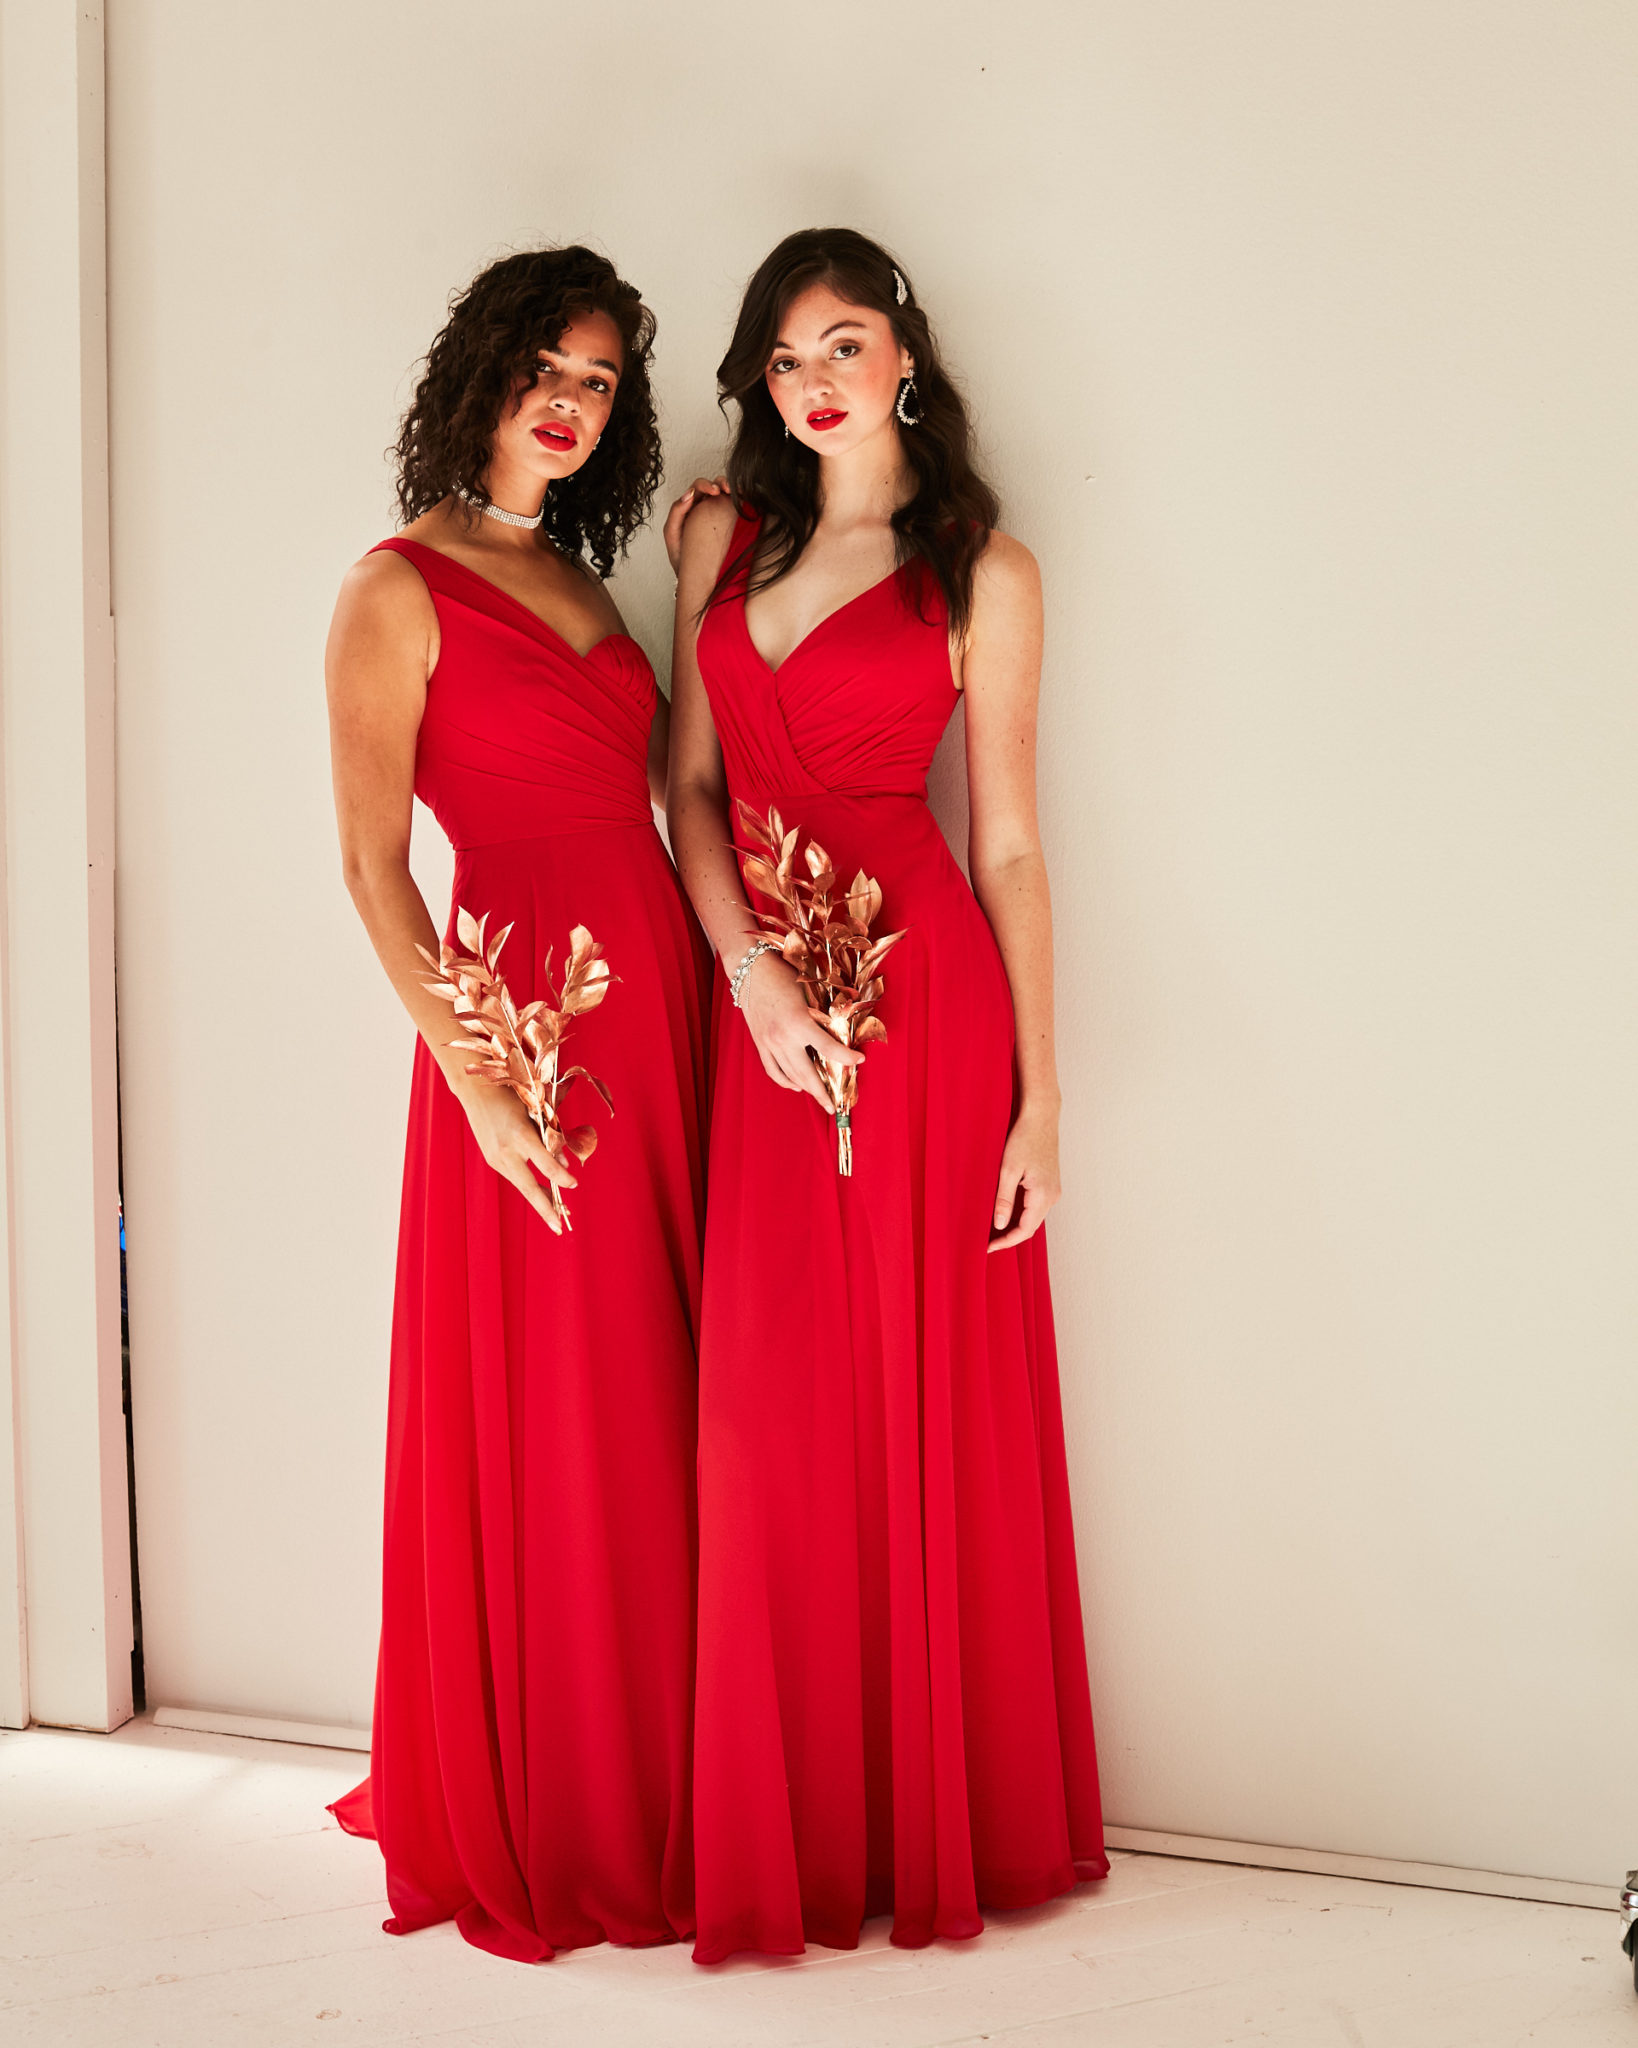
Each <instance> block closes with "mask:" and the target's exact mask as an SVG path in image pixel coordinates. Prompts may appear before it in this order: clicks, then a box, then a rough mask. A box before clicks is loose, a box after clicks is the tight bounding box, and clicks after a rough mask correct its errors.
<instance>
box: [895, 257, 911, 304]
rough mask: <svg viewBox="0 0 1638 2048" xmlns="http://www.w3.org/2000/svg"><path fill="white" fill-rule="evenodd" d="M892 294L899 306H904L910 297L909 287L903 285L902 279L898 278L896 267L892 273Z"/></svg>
mask: <svg viewBox="0 0 1638 2048" xmlns="http://www.w3.org/2000/svg"><path fill="white" fill-rule="evenodd" d="M893 292H894V296H895V297H896V298H897V299H898V302H899V304H900V305H901V306H902V305H903V304H904V302H905V300H906V299H907V298H909V296H910V287H909V286H908V285H907V284H906V283H905V281H904V279H903V278H902V277H900V275H899V273H898V268H897V266H896V265H895V267H894V271H893Z"/></svg>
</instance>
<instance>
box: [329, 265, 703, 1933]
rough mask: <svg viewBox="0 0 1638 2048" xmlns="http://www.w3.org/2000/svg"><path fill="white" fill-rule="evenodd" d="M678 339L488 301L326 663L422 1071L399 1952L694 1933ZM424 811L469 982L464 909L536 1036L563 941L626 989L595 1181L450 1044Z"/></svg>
mask: <svg viewBox="0 0 1638 2048" xmlns="http://www.w3.org/2000/svg"><path fill="white" fill-rule="evenodd" d="M653 332H654V323H653V320H652V317H651V316H650V314H649V312H648V310H647V308H646V307H645V306H644V305H643V303H642V301H641V299H640V298H639V296H638V293H637V291H636V290H635V288H634V287H633V286H631V285H629V284H627V283H625V282H624V281H623V280H622V279H621V278H620V277H619V276H618V275H617V274H616V272H615V270H614V268H613V266H612V265H611V264H610V263H608V262H607V261H606V260H605V259H604V258H603V257H601V256H598V255H596V254H594V253H593V252H592V251H590V250H588V249H581V248H568V249H542V250H534V251H529V252H527V253H524V254H521V255H516V256H510V257H508V258H506V259H505V260H504V261H503V262H499V263H496V264H495V265H493V266H492V267H491V268H490V269H488V270H485V271H484V272H483V273H482V275H481V276H479V277H478V278H477V279H476V280H475V281H474V282H473V284H472V285H471V286H469V287H468V289H467V290H466V291H465V292H464V293H463V294H461V295H460V296H459V297H458V298H457V299H456V300H455V302H454V305H453V308H452V311H451V315H450V319H449V323H448V325H447V326H446V327H445V328H444V330H443V332H442V333H441V334H440V335H439V336H438V338H437V340H436V341H435V342H434V343H433V345H432V348H431V351H430V352H429V354H428V356H427V360H426V367H425V374H424V375H423V377H422V379H421V381H420V384H419V386H418V388H417V390H416V392H415V396H414V399H413V401H412V403H411V406H410V409H409V412H408V415H407V416H406V418H405V421H404V427H403V432H402V435H401V437H400V440H399V444H398V459H399V486H398V492H399V500H400V503H401V505H402V508H403V512H404V516H405V520H406V524H405V526H404V528H403V531H402V532H401V533H399V534H398V535H397V536H396V537H395V538H393V539H391V540H387V541H383V542H382V543H381V544H380V546H379V547H377V548H375V549H373V550H372V551H371V552H370V553H369V554H368V555H366V556H365V557H364V559H363V560H362V561H361V562H359V563H357V564H356V565H355V566H354V567H353V568H352V569H351V570H350V571H349V573H348V575H347V578H346V581H345V582H344V584H343V586H342V591H341V598H340V602H339V603H338V605H337V607H336V614H335V622H334V625H333V627H332V630H331V635H330V645H329V651H328V657H327V674H328V685H329V699H330V716H331V741H332V754H333V762H334V775H335V790H336V810H337V816H338V819H339V824H340V834H341V846H342V858H343V866H344V870H345V874H346V880H347V886H348V888H349V890H350V892H351V894H352V898H353V901H354V903H355V905H356V906H357V909H358V912H359V915H360V916H361V917H362V919H363V921H364V924H365V927H366V929H367V930H368V932H369V935H370V939H371V941H372V943H373V944H374V946H375V949H376V952H377V954H378V955H379V957H380V960H381V964H382V966H383V967H384V968H385V969H386V972H387V975H388V977H389V979H390V980H391V982H392V985H393V987H394V988H395V989H396V991H397V992H398V995H399V996H400V998H401V999H402V1001H403V1004H404V1007H405V1008H406V1009H407V1010H408V1012H409V1014H410V1016H411V1017H412V1018H413V1020H414V1022H415V1025H416V1028H417V1030H418V1031H419V1033H420V1037H419V1041H418V1042H417V1044H416V1048H415V1064H414V1073H413V1080H412V1084H411V1094H410V1115H409V1138H408V1147H407V1151H406V1156H405V1162H404V1178H403V1202H402V1211H401V1218H400V1225H399V1240H398V1269H397V1287H396V1294H395V1300H394V1312H393V1324H392V1353H391V1385H390V1393H389V1411H388V1426H387V1427H388V1435H387V1489H386V1541H385V1557H384V1585H383V1602H382V1625H381V1649H380V1662H379V1666H378V1675H377V1685H376V1707H375V1725H374V1738H373V1747H372V1750H371V1757H370V1775H369V1778H368V1779H367V1781H366V1782H365V1783H364V1784H363V1785H361V1786H360V1787H359V1788H358V1789H357V1790H356V1791H355V1792H353V1793H351V1794H349V1795H348V1797H347V1798H345V1799H343V1800H341V1801H340V1802H338V1804H337V1806H336V1808H335V1812H336V1813H337V1816H338V1818H339V1819H340V1821H341V1823H342V1825H343V1826H344V1827H346V1828H348V1829H350V1830H352V1831H353V1832H355V1833H358V1834H366V1835H372V1834H373V1835H374V1836H375V1837H376V1839H377V1840H378V1841H379V1842H380V1844H381V1849H382V1852H383V1855H384V1857H385V1861H386V1869H387V1889H388V1895H389V1898H390V1901H391V1905H392V1911H393V1918H392V1919H391V1920H389V1921H388V1922H387V1927H388V1929H389V1931H391V1932H394V1933H407V1932H409V1931H411V1930H412V1929H414V1928H417V1927H423V1926H426V1925H428V1924H429V1923H431V1922H434V1921H439V1920H447V1919H451V1918H453V1919H454V1920H455V1921H456V1922H457V1923H458V1925H459V1927H460V1930H461V1932H462V1934H463V1935H465V1937H466V1939H467V1940H468V1941H470V1942H473V1943H474V1944H476V1945H477V1946H478V1947H481V1948H486V1949H490V1950H492V1951H493V1952H495V1953H496V1954H499V1955H503V1956H509V1957H513V1958H516V1959H518V1960H522V1961H540V1960H543V1959H545V1958H546V1957H549V1956H551V1955H552V1954H553V1953H554V1952H555V1951H556V1950H558V1949H562V1948H575V1947H579V1946H583V1945H584V1944H587V1943H590V1942H597V1941H603V1940H610V1941H616V1942H624V1943H635V1944H642V1943H651V1942H660V1941H670V1940H675V1939H676V1938H677V1937H678V1936H679V1935H681V1934H683V1933H686V1932H687V1931H688V1930H689V1929H690V1928H691V1926H692V1870H691V1851H690V1838H689V1826H688V1727H689V1684H690V1659H691V1633H692V1592H691V1569H692V1552H693V1507H692V1499H693V1459H694V1403H695V1371H694V1340H695V1333H696V1324H697V1316H698V1307H699V1285H700V1272H699V1230H700V1214H701V1198H702V1186H701V1164H702V1158H701V1152H702V1133H703V1124H704V1074H703V1069H704V1026H703V1015H704V1012H703V1002H704V999H705V990H706V987H707V981H706V974H707V961H706V955H705V951H704V947H703V945H702V942H701V940H700V937H699V932H698V928H697V926H696V925H695V923H694V920H693V917H692V916H691V914H690V912H689V909H688V905H687V903H686V901H685V899H684V897H683V895H682V891H681V889H680V887H679V885H678V882H677V877H676V873H675V870H674V869H673V868H672V866H671V863H670V861H669V859H668V858H667V856H666V853H665V850H664V847H663V845H662V843H661V840H660V838H659V836H658V834H657V832H656V831H655V828H654V820H653V811H652V807H651V797H653V798H658V797H660V796H662V795H663V789H664V784H663V767H662V765H661V764H662V763H663V761H664V754H665V730H664V706H663V702H662V701H661V700H660V699H659V698H658V693H657V691H656V689H655V683H654V676H653V673H652V671H651V669H650V667H649V665H648V662H647V660H646V659H645V658H644V655H643V653H642V650H641V649H640V648H639V647H638V645H637V643H636V642H635V641H634V640H633V639H631V638H630V636H629V635H628V634H627V633H626V632H625V630H624V628H623V627H622V624H621V621H620V616H619V613H618V612H617V611H616V610H615V608H614V605H613V604H612V603H611V601H610V599H609V597H608V594H607V592H606V591H605V590H604V588H603V583H602V579H603V578H605V577H606V576H607V575H608V574H609V572H610V570H611V569H612V568H613V566H614V563H615V560H616V558H617V557H618V555H619V554H620V553H621V551H622V550H623V548H624V547H625V545H626V542H627V541H628V539H629V538H630V536H631V534H632V533H633V532H634V531H635V530H636V528H637V527H638V526H639V525H640V524H641V522H642V520H643V518H644V515H645V514H646V512H647V510H648V505H649V500H650V498H651V496H652V494H653V491H654V488H655V484H656V482H657V481H658V478H659V474H660V449H659V439H658V435H657V432H656V428H655V420H654V406H653V400H652V397H651V394H650V390H649V379H648V361H649V352H650V347H651V344H652V340H653ZM412 795H414V796H419V797H420V798H421V799H422V801H423V802H425V803H426V804H428V805H429V806H430V807H431V809H432V810H433V812H434V813H435V814H436V816H437V818H438V821H439V823H440V824H441V825H442V827H443V828H444V830H445V831H446V832H447V834H448V835H449V838H450V841H451V843H452V845H453V846H454V849H455V887H454V896H453V901H452V903H451V905H450V911H449V917H448V919H447V921H446V922H445V924H444V927H443V934H442V935H443V937H444V940H445V942H446V943H448V944H451V945H459V946H460V947H461V950H463V951H469V950H470V948H469V947H468V946H465V945H462V944H461V936H460V920H459V919H458V917H457V911H458V910H465V911H467V912H469V913H470V914H471V915H472V916H473V917H481V918H484V919H485V920H486V931H487V934H488V935H489V936H490V937H491V938H493V936H494V935H495V934H496V933H498V932H499V931H501V929H502V928H503V927H509V928H510V936H509V937H508V938H507V939H506V942H505V947H504V951H503V954H502V956H501V959H500V961H499V971H500V972H501V974H502V975H503V976H504V977H505V980H506V982H507V984H508V986H509V988H510V991H511V994H512V996H513V998H514V999H515V1001H516V1003H517V1004H518V1006H519V1007H520V1008H521V1007H522V1006H523V1005H525V1004H528V1003H532V1002H534V1001H536V1000H537V999H541V998H548V997H549V995H550V993H551V989H552V987H553V981H552V978H551V977H550V974H549V968H548V966H547V964H546V963H547V959H548V954H549V953H551V952H553V951H555V952H556V954H557V957H558V958H559V959H560V960H561V959H562V958H563V957H564V955H565V951H566V948H567V944H568V940H569V934H570V932H571V930H572V928H573V927H575V926H577V925H584V926H586V927H587V928H588V929H589V930H590V932H591V934H592V936H593V937H594V938H595V939H596V940H597V941H598V942H599V943H600V944H601V945H602V946H603V948H604V949H605V951H606V955H607V960H608V964H609V966H610V968H611V969H612V971H613V974H614V976H615V980H614V983H613V985H612V988H611V990H610V992H609V994H608V996H607V999H606V1001H604V1002H603V1003H602V1004H601V1005H600V1006H598V1007H596V1008H595V1009H592V1010H589V1011H588V1012H586V1013H584V1014H582V1015H579V1016H577V1017H576V1018H575V1020H574V1024H573V1027H572V1038H571V1041H570V1045H569V1048H568V1049H567V1053H566V1058H568V1059H572V1060H573V1061H574V1062H575V1063H576V1064H581V1063H583V1064H584V1066H585V1067H586V1068H587V1069H589V1071H590V1073H592V1074H594V1075H596V1076H597V1078H598V1080H599V1081H600V1082H602V1083H604V1084H606V1086H607V1090H608V1093H609V1097H610V1098H611V1101H612V1105H613V1106H615V1107H617V1109H618V1112H619V1113H618V1116H617V1117H615V1118H614V1119H612V1120H610V1119H609V1118H608V1117H607V1115H606V1113H605V1111H604V1109H603V1107H602V1105H601V1104H599V1103H598V1102H597V1101H596V1100H595V1098H594V1097H593V1095H592V1093H591V1090H590V1087H589V1085H588V1084H587V1083H586V1082H585V1081H580V1082H577V1083H576V1084H575V1085H576V1087H577V1089H578V1090H579V1091H581V1093H582V1096H583V1103H582V1104H581V1105H580V1109H584V1108H585V1107H586V1106H589V1107H590V1109H591V1111H592V1112H593V1113H592V1115H591V1116H590V1118H589V1119H588V1121H589V1122H590V1123H592V1124H594V1125H595V1126H596V1127H597V1131H596V1135H597V1136H598V1138H599V1139H600V1140H601V1142H600V1143H599V1144H598V1146H597V1152H596V1157H595V1159H594V1160H593V1161H592V1162H591V1163H590V1165H589V1166H582V1164H581V1161H582V1160H583V1159H584V1157H585V1155H586V1151H587V1149H588V1137H587V1134H586V1133H585V1132H584V1131H583V1130H582V1129H579V1128H577V1129H575V1130H573V1131H571V1133H570V1137H571V1140H572V1141H573V1142H572V1145H571V1146H570V1147H567V1148H565V1147H564V1146H562V1144H561V1141H559V1144H558V1145H557V1146H555V1147H549V1146H548V1145H547V1144H546V1143H545V1142H543V1139H542V1135H541V1132H540V1131H538V1130H537V1129H536V1128H535V1126H534V1125H533V1124H532V1123H531V1122H530V1119H529V1117H528V1115H527V1114H526V1113H525V1110H524V1108H523V1105H522V1104H521V1103H520V1101H519V1099H518V1097H517V1096H516V1095H515V1094H514V1093H513V1092H512V1091H511V1090H510V1089H509V1088H504V1087H497V1086H494V1085H492V1084H491V1083H489V1082H487V1081H485V1080H483V1079H481V1078H478V1077H476V1076H474V1075H473V1074H472V1073H470V1072H469V1071H468V1069H469V1066H470V1065H471V1063H472V1062H473V1054H472V1052H471V1051H469V1050H459V1049H456V1048H454V1047H453V1046H452V1044H451V1040H452V1039H454V1038H455V1037H456V1036H457V1035H458V1027H456V1026H455V1020H454V1018H453V1016H452V1013H451V1010H450V1007H449V1004H448V1003H447V1002H445V1001H442V1000H440V999H439V998H438V997H437V996H436V995H434V994H433V993H432V992H431V991H430V990H429V989H428V987H427V986H426V983H427V979H428V968H427V967H426V965H425V963H424V961H423V960H422V958H421V956H420V951H419V949H420V948H425V949H426V950H427V952H429V953H431V954H432V955H434V956H435V957H436V955H437V953H438V946H439V937H440V934H439V931H438V929H437V928H436V927H435V926H434V924H433V922H432V919H431V917H430V916H429V914H428V912H427V907H426V905H425V903H424V901H423V900H422V897H421V894H420V892H419V890H418V889H417V887H416V885H415V882H414V881H413V879H412V878H411V875H410V870H409V865H408V851H409V838H410V812H411V798H412ZM578 1116H579V1110H577V1113H576V1118H575V1121H576V1123H577V1124H578ZM548 1129H550V1127H549V1126H548ZM550 1134H551V1136H552V1137H554V1138H557V1137H558V1133H557V1132H556V1131H551V1133H550ZM568 1189H574V1190H576V1192H575V1193H574V1195H573V1199H572V1203H571V1205H570V1206H571V1207H572V1222H573V1229H572V1232H565V1231H560V1230H559V1229H558V1228H557V1223H558V1213H559V1212H558V1203H559V1201H560V1199H561V1195H560V1191H563V1190H568Z"/></svg>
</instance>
